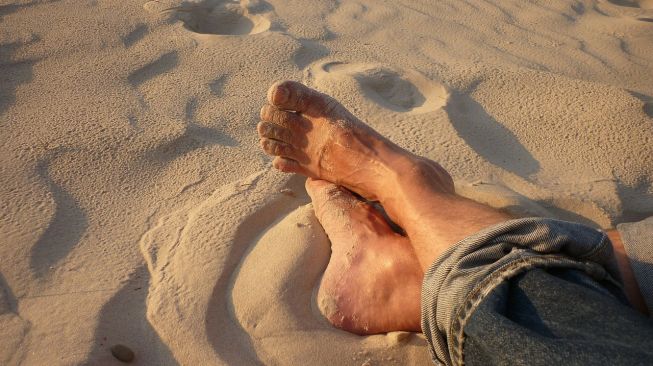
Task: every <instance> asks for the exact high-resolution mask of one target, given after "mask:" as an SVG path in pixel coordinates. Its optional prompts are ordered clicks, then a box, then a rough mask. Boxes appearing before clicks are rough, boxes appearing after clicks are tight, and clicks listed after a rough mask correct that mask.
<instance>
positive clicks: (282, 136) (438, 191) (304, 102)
mask: <svg viewBox="0 0 653 366" xmlns="http://www.w3.org/2000/svg"><path fill="white" fill-rule="evenodd" d="M267 99H268V104H267V105H265V106H263V108H262V109H261V119H262V122H260V123H259V125H258V127H257V129H258V133H259V135H260V137H261V140H260V143H261V146H262V148H263V150H264V151H265V152H266V153H267V154H269V155H272V156H274V157H275V158H274V160H273V165H274V167H275V168H277V169H279V170H281V171H284V172H289V173H299V174H302V175H305V176H307V177H308V178H309V179H308V180H307V182H306V189H307V191H308V193H309V195H310V196H311V199H312V200H313V205H314V208H315V214H316V216H317V218H318V220H319V221H320V223H321V224H322V226H323V227H324V230H325V231H326V233H327V235H328V236H329V239H330V241H331V252H332V253H331V259H330V261H329V264H328V266H327V269H326V271H325V273H324V276H323V278H322V282H321V283H320V288H319V291H318V301H319V302H320V304H322V305H323V310H324V311H325V312H326V315H327V317H328V319H329V320H330V321H331V323H333V324H334V325H335V326H336V327H339V328H342V329H344V330H347V331H350V332H353V333H358V334H374V333H382V332H389V331H394V330H411V331H419V330H420V289H421V282H422V278H423V273H424V269H425V268H427V267H428V266H429V265H430V264H431V263H432V262H433V261H434V260H435V259H436V258H437V256H438V255H439V254H441V253H442V252H443V251H444V250H446V249H447V248H448V247H449V246H451V245H453V244H454V243H455V242H457V241H459V240H461V239H463V238H464V237H466V236H468V235H469V234H471V233H473V232H475V231H478V230H480V229H481V228H483V227H486V226H490V225H493V224H495V223H498V222H500V221H504V220H506V219H507V218H508V217H507V216H506V215H504V214H502V213H500V212H497V211H495V210H493V209H491V208H489V207H486V206H483V205H480V204H478V203H475V202H473V201H470V200H467V199H464V198H462V197H460V196H457V195H456V194H455V193H454V186H453V181H452V179H451V176H450V175H449V174H448V173H447V172H446V171H445V170H444V169H443V168H442V167H441V166H440V165H439V164H437V163H435V162H433V161H431V160H428V159H425V158H422V157H419V156H417V155H414V154H412V153H410V152H408V151H406V150H404V149H402V148H401V147H399V146H397V145H396V144H394V143H393V142H391V141H390V140H388V139H386V138H385V137H383V136H382V135H381V134H379V133H378V132H376V131H375V130H373V129H372V128H370V127H369V126H367V125H366V124H365V123H363V122H361V121H360V120H359V119H357V118H356V117H355V116H354V115H352V114H351V113H350V112H349V111H347V109H346V108H344V107H343V106H342V105H341V104H340V103H338V102H337V101H336V100H334V99H333V98H331V97H329V96H327V95H324V94H322V93H319V92H317V91H315V90H313V89H310V88H308V87H306V86H304V85H302V84H300V83H297V82H293V81H285V82H281V83H277V84H275V85H273V86H272V87H271V88H270V90H269V91H268V95H267ZM350 191H351V192H355V193H357V194H358V195H360V196H362V197H364V198H365V199H367V200H374V201H379V202H380V203H381V205H382V206H383V207H384V209H385V210H386V212H387V214H388V216H389V217H390V218H391V219H392V221H394V222H396V223H398V224H399V225H400V226H401V227H402V228H403V229H404V230H405V231H406V234H407V236H402V235H399V234H397V233H395V232H394V231H393V230H392V229H391V228H390V226H389V225H388V223H387V222H386V220H385V219H384V217H383V216H382V215H381V214H380V213H379V212H378V211H377V210H376V209H374V208H373V207H372V206H371V205H369V204H367V203H366V202H363V201H362V200H360V199H358V198H356V197H355V196H354V195H353V194H352V193H350Z"/></svg>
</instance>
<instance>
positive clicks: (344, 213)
mask: <svg viewBox="0 0 653 366" xmlns="http://www.w3.org/2000/svg"><path fill="white" fill-rule="evenodd" d="M306 190H307V191H308V193H309V195H310V196H311V199H312V200H313V207H314V209H315V214H316V216H317V218H318V220H319V221H320V223H321V224H322V226H323V227H324V230H325V231H326V233H327V235H328V236H329V239H330V240H331V251H332V253H331V260H330V261H329V265H328V266H327V269H326V271H325V273H324V277H323V278H322V282H321V284H320V288H319V292H318V299H319V302H320V304H321V307H322V309H323V311H324V312H325V314H326V315H327V317H328V319H329V321H330V322H331V323H333V324H334V325H335V326H336V327H338V328H341V329H344V330H346V331H349V332H352V333H357V334H375V333H383V332H389V331H395V330H407V331H420V330H421V328H420V288H421V284H422V278H423V276H424V274H423V272H422V270H421V268H420V265H419V262H418V260H417V257H416V256H415V252H414V250H413V248H412V246H411V244H410V242H409V240H408V238H406V237H404V236H401V235H399V234H397V233H395V232H394V231H392V229H391V228H390V226H389V225H388V223H387V222H386V221H385V220H384V219H383V217H382V216H381V214H380V213H379V212H378V211H377V210H376V209H374V208H373V207H372V206H370V205H369V204H367V203H365V202H362V201H360V200H358V199H357V198H356V197H354V196H353V195H352V194H351V193H350V192H348V191H347V190H345V189H344V188H342V187H339V186H336V185H334V184H332V183H329V182H326V181H323V180H313V179H308V180H307V181H306Z"/></svg>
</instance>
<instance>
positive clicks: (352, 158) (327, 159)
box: [258, 81, 412, 199]
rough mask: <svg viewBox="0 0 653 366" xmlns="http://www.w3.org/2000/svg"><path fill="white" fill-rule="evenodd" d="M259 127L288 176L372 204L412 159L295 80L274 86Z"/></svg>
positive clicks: (333, 102) (265, 147)
mask: <svg viewBox="0 0 653 366" xmlns="http://www.w3.org/2000/svg"><path fill="white" fill-rule="evenodd" d="M267 99H268V104H266V105H265V106H263V108H262V109H261V119H262V122H260V123H259V125H258V132H259V135H260V137H261V146H262V147H263V150H264V151H265V152H266V153H268V154H269V155H273V156H275V159H274V162H273V165H274V166H275V167H276V168H277V169H280V170H282V171H284V172H294V173H300V174H303V175H306V176H308V177H311V178H317V179H324V180H328V181H331V182H334V183H336V184H339V185H343V186H345V187H347V188H349V189H351V190H353V191H355V192H356V193H359V194H361V195H362V196H364V197H366V198H368V199H376V196H377V194H376V192H377V191H378V190H379V189H380V188H379V187H377V186H375V184H376V183H378V182H380V181H382V179H379V178H381V177H383V176H384V175H387V174H388V173H389V172H390V171H391V170H392V169H393V165H396V161H397V160H398V159H408V158H412V156H411V155H412V154H410V153H408V152H406V151H404V150H402V149H401V148H399V147H398V146H396V145H395V144H394V143H392V142H390V141H389V140H388V139H386V138H385V137H383V136H382V135H380V134H379V133H378V132H376V131H374V130H373V129H372V128H370V127H369V126H367V125H366V124H365V123H363V122H361V121H360V120H359V119H358V118H356V117H355V116H354V115H353V114H351V113H350V112H349V111H348V110H347V109H346V108H345V107H344V106H342V105H341V104H340V103H338V102H337V101H336V100H335V99H333V98H331V97H329V96H328V95H325V94H322V93H320V92H318V91H316V90H313V89H311V88H308V87H307V86H305V85H303V84H300V83H298V82H294V81H283V82H278V83H275V84H274V85H272V87H270V89H269V90H268V93H267Z"/></svg>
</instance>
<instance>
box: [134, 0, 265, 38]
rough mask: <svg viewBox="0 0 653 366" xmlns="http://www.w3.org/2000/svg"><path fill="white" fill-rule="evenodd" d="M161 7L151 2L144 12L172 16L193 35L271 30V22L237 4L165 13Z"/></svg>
mask: <svg viewBox="0 0 653 366" xmlns="http://www.w3.org/2000/svg"><path fill="white" fill-rule="evenodd" d="M160 6H161V5H160V4H159V3H158V2H157V1H150V2H148V3H146V4H145V5H144V8H145V9H146V10H149V11H153V12H159V13H167V12H171V13H172V14H173V15H174V17H176V18H177V19H179V20H181V21H182V22H184V25H185V27H186V29H188V30H190V31H191V32H194V33H199V34H214V35H223V36H240V35H250V34H257V33H262V32H265V31H267V30H268V29H270V20H269V19H267V18H266V17H264V16H262V15H257V14H252V12H251V11H250V10H249V9H248V8H247V7H246V6H244V5H243V4H240V3H239V2H237V1H215V0H205V1H203V2H199V3H183V5H181V6H177V7H172V8H165V9H160ZM259 7H260V6H259Z"/></svg>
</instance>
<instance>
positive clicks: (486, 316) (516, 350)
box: [464, 269, 653, 366]
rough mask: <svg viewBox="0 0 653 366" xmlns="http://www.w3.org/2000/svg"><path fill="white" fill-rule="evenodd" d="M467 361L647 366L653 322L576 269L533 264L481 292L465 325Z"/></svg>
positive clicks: (651, 351)
mask: <svg viewBox="0 0 653 366" xmlns="http://www.w3.org/2000/svg"><path fill="white" fill-rule="evenodd" d="M464 332H465V337H466V342H465V352H464V361H465V364H466V365H470V366H475V365H652V364H653V322H652V321H651V320H650V318H648V317H645V316H643V315H641V314H640V313H638V312H636V311H635V310H633V309H632V308H631V307H630V306H629V305H627V303H626V300H625V298H624V297H623V294H621V290H620V289H618V288H616V287H613V286H602V285H600V284H599V283H597V282H596V281H594V280H593V279H592V278H591V277H590V276H588V275H587V274H585V273H584V272H581V271H579V270H574V269H552V270H543V269H533V270H530V271H527V272H525V273H522V274H520V275H518V276H516V277H513V278H512V279H510V280H508V281H506V282H504V283H502V284H501V285H500V286H499V287H497V288H495V289H494V291H492V293H490V295H489V296H487V297H486V298H485V299H484V300H483V302H482V303H481V304H480V306H479V307H478V308H477V310H476V311H475V312H474V314H473V315H472V317H471V319H470V321H469V322H468V323H467V325H466V326H465V329H464Z"/></svg>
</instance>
